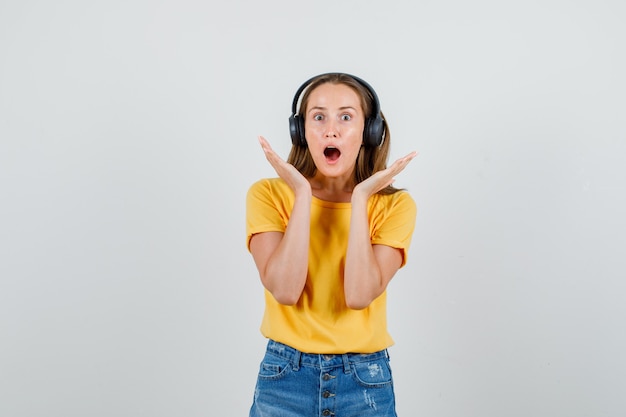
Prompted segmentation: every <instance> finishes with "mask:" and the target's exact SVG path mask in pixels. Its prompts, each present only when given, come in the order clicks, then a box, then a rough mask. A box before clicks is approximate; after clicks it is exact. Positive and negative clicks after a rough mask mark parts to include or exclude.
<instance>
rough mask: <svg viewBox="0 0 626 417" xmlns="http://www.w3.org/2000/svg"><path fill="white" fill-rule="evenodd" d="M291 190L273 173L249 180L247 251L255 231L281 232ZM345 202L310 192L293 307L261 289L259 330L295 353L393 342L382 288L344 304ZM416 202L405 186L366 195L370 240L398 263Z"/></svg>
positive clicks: (366, 349)
mask: <svg viewBox="0 0 626 417" xmlns="http://www.w3.org/2000/svg"><path fill="white" fill-rule="evenodd" d="M293 204H294V194H293V192H292V190H291V189H290V188H289V186H288V185H287V184H286V183H285V182H284V181H283V180H282V179H280V178H271V179H263V180H260V181H257V182H256V183H254V184H253V185H252V186H251V187H250V189H249V191H248V195H247V201H246V231H247V242H248V249H249V244H250V238H251V237H252V235H254V234H256V233H262V232H271V231H274V232H285V228H286V227H287V223H288V222H289V216H290V213H291V209H292V208H293ZM350 213H351V204H350V203H333V202H328V201H323V200H320V199H318V198H315V197H313V201H312V204H311V236H310V240H311V242H310V246H309V270H308V277H307V281H306V284H305V287H304V291H303V292H302V295H301V297H300V299H299V300H298V302H297V303H296V304H295V305H293V306H285V305H282V304H280V303H278V302H277V301H276V300H275V299H274V297H273V296H272V294H271V293H270V292H269V291H267V290H265V314H264V316H263V321H262V324H261V333H262V334H263V335H264V336H265V337H267V338H270V339H273V340H276V341H278V342H281V343H284V344H286V345H289V346H292V347H294V348H296V349H298V350H300V351H303V352H308V353H320V354H324V353H327V354H340V353H348V352H354V353H371V352H376V351H379V350H382V349H385V348H387V347H389V346H391V345H392V344H393V340H392V338H391V336H390V335H389V333H388V331H387V304H386V293H383V294H382V295H381V296H380V297H378V298H377V299H376V300H374V301H373V302H372V303H371V304H370V305H369V306H368V307H367V308H365V309H363V310H352V309H350V308H348V307H347V306H346V302H345V298H344V288H343V267H344V264H345V257H346V250H347V246H348V233H349V229H350ZM416 213H417V208H416V205H415V202H414V201H413V199H412V198H411V196H410V195H409V194H408V193H407V192H405V191H398V192H396V193H394V194H391V195H378V194H376V195H374V196H372V197H371V198H370V199H369V201H368V217H369V223H370V236H371V242H372V244H379V245H387V246H391V247H394V248H398V249H400V250H401V251H402V255H403V256H402V266H404V264H405V263H406V258H407V253H408V249H409V244H410V242H411V236H412V234H413V229H414V226H415V217H416Z"/></svg>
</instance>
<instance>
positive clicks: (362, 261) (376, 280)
mask: <svg viewBox="0 0 626 417" xmlns="http://www.w3.org/2000/svg"><path fill="white" fill-rule="evenodd" d="M384 290H385V284H384V280H383V274H382V272H381V269H380V266H379V264H378V262H377V259H376V256H375V253H374V249H373V247H372V243H371V241H370V230H369V221H368V217H367V198H366V197H364V196H363V197H358V196H354V195H353V199H352V214H351V217H350V233H349V238H348V249H347V252H346V263H345V269H344V292H345V299H346V303H347V305H348V307H350V308H353V309H363V308H365V307H367V306H368V305H369V304H370V303H371V302H372V301H373V300H374V299H375V298H376V297H378V296H379V295H380V294H382V292H383V291H384Z"/></svg>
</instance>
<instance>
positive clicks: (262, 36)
mask: <svg viewBox="0 0 626 417" xmlns="http://www.w3.org/2000/svg"><path fill="white" fill-rule="evenodd" d="M625 21H626V6H625V4H624V2H622V1H620V0H614V1H601V0H600V1H598V0H593V1H592V0H580V1H575V0H574V1H565V0H563V1H558V0H542V1H535V0H530V1H517V2H511V1H495V0H493V1H489V0H477V1H462V0H451V1H437V2H435V1H416V2H413V1H385V2H382V1H380V2H373V1H338V0H321V1H318V2H295V1H286V0H284V1H278V0H266V1H229V2H215V1H214V2H211V1H189V0H177V1H172V0H161V1H148V0H143V1H141V0H129V1H117V0H113V1H77V0H66V1H62V0H61V1H55V2H51V1H50V2H48V1H34V0H23V1H8V0H3V1H2V2H0V141H1V142H0V143H1V145H0V193H1V194H0V198H1V202H0V257H1V258H0V415H1V416H3V417H40V416H41V417H56V416H58V417H73V416H77V417H78V416H80V417H84V416H90V417H100V416H102V417H111V416H115V417H126V416H129V417H131V416H132V417H135V416H149V417H161V416H168V417H169V416H181V417H193V416H218V415H219V416H246V415H247V411H248V408H249V406H250V403H251V400H252V395H253V390H254V384H255V381H256V372H257V369H258V363H259V361H260V358H261V356H262V354H263V349H264V346H265V340H264V339H263V338H262V336H261V335H260V333H259V331H258V327H259V325H260V319H261V314H262V309H263V304H262V303H263V297H262V287H261V285H260V282H259V280H258V277H257V274H256V271H255V268H254V264H253V262H252V258H251V257H250V255H249V254H248V252H247V250H246V248H245V228H244V226H245V224H244V212H245V206H244V203H245V202H244V198H245V193H246V191H247V188H248V187H249V185H250V184H251V183H252V182H253V181H255V180H257V179H259V178H261V177H266V176H273V175H274V173H273V171H272V170H271V167H270V166H269V165H268V164H267V162H266V161H265V159H264V157H263V154H262V152H261V150H260V148H259V146H258V143H257V140H256V137H257V135H259V134H263V135H265V136H266V137H267V138H268V139H269V140H270V141H271V143H272V144H273V145H274V147H275V148H276V149H277V150H278V152H279V153H280V154H281V155H283V156H284V157H286V156H287V153H288V151H289V147H290V139H289V135H288V123H287V120H288V117H289V114H290V110H291V101H292V98H293V94H294V92H295V91H296V89H297V88H298V87H299V86H300V84H301V83H302V82H303V81H304V80H306V79H308V78H309V77H311V76H313V75H316V74H318V73H321V72H326V71H344V72H349V73H353V74H355V75H358V76H360V77H362V78H364V79H365V80H367V81H368V82H369V83H370V84H372V85H373V86H374V88H375V89H376V91H377V92H378V95H379V97H380V100H381V104H382V109H383V112H384V113H385V114H386V116H387V118H388V119H389V122H390V126H391V133H392V155H391V158H392V159H395V158H397V157H399V156H402V155H404V154H406V153H408V152H409V151H411V150H418V151H419V152H420V155H419V157H418V158H417V159H416V160H414V161H413V162H412V163H411V164H410V165H409V167H408V168H407V169H406V170H405V171H404V172H403V173H402V174H401V175H400V176H399V177H398V179H397V181H396V185H398V186H400V187H406V188H407V189H408V190H409V191H410V192H411V193H412V195H413V197H414V199H415V200H416V202H417V204H418V207H419V214H418V221H417V226H416V230H415V234H414V240H413V245H412V247H411V251H410V258H409V263H408V265H407V266H406V267H405V268H404V269H402V270H401V271H400V272H399V273H398V274H397V276H396V278H394V281H392V283H391V285H390V287H389V303H390V307H389V309H390V311H389V321H390V323H389V326H390V329H391V332H392V335H393V336H394V338H395V340H396V345H395V346H394V347H392V348H391V350H390V352H391V356H392V366H393V369H394V377H395V382H396V395H397V402H398V404H397V408H398V412H399V415H401V416H403V417H409V416H429V417H459V416H463V417H485V416H487V417H492V416H493V417H500V416H506V417H528V416H533V417H544V416H545V417H554V416H568V417H582V416H590V417H617V416H620V417H621V416H623V415H624V413H625V412H626V396H624V392H626V357H625V354H624V352H626V332H625V331H624V318H626V305H625V303H624V298H625V297H624V296H625V294H626V281H625V278H626V261H625V259H626V256H624V255H625V254H626V237H625V231H626V220H625V216H624V213H626V168H625V165H626V164H625V162H626V158H625V156H624V155H625V154H626V127H625V126H626V124H625V121H626V120H625V118H626V117H625V115H626V99H625V97H626V81H625V80H626V77H624V74H626V54H625V50H626V29H625V25H624V22H625Z"/></svg>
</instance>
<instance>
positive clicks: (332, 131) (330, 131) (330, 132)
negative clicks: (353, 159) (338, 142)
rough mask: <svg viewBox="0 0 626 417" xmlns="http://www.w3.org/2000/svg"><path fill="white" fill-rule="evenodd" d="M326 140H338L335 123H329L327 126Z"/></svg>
mask: <svg viewBox="0 0 626 417" xmlns="http://www.w3.org/2000/svg"><path fill="white" fill-rule="evenodd" d="M324 136H325V137H326V138H336V137H337V126H335V123H333V122H329V123H328V125H327V126H326V133H325V134H324Z"/></svg>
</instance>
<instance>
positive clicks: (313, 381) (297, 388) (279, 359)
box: [250, 340, 397, 417]
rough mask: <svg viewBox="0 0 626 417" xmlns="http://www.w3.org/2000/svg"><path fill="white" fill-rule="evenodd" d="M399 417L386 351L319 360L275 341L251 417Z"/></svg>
mask: <svg viewBox="0 0 626 417" xmlns="http://www.w3.org/2000/svg"><path fill="white" fill-rule="evenodd" d="M326 416H336V417H368V416H371V417H374V416H376V417H396V416H397V415H396V410H395V396H394V392H393V381H392V376H391V368H390V367H389V355H388V353H387V350H381V351H380V352H376V353H368V354H359V353H348V354H343V355H317V354H310V353H302V352H300V351H298V350H296V349H294V348H292V347H289V346H287V345H284V344H282V343H278V342H275V341H273V340H270V341H269V342H268V344H267V350H266V352H265V357H264V358H263V361H262V362H261V366H260V370H259V375H258V378H257V385H256V389H255V391H254V401H253V403H252V408H251V409H250V417H326Z"/></svg>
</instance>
